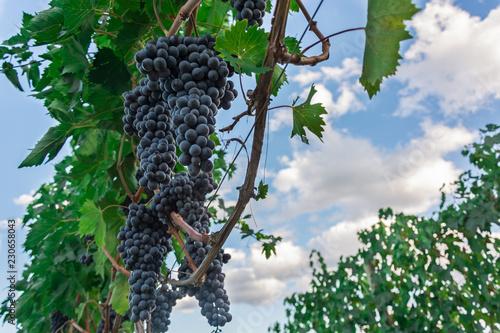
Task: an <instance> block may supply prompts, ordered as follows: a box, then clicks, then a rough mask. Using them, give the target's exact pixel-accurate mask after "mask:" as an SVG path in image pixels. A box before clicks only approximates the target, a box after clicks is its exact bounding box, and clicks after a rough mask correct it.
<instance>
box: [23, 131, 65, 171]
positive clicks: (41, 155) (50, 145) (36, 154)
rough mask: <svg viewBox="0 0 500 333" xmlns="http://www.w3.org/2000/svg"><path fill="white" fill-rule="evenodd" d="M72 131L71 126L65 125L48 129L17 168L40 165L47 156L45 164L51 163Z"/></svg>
mask: <svg viewBox="0 0 500 333" xmlns="http://www.w3.org/2000/svg"><path fill="white" fill-rule="evenodd" d="M72 130H73V127H72V125H70V124H65V123H63V124H59V125H57V126H53V127H51V128H49V130H48V131H47V133H45V135H44V136H43V138H42V139H41V140H40V141H38V142H37V144H36V145H35V148H33V149H32V150H31V153H30V154H29V155H28V156H27V157H26V158H25V159H24V161H23V162H22V163H21V164H20V165H19V168H24V167H30V166H37V165H40V164H42V163H43V161H44V160H45V157H47V155H48V157H49V158H48V160H47V162H49V161H51V160H52V159H53V158H54V157H56V156H57V153H59V151H60V150H61V148H62V147H63V145H64V143H65V142H66V139H67V138H68V137H69V136H70V135H71V132H72Z"/></svg>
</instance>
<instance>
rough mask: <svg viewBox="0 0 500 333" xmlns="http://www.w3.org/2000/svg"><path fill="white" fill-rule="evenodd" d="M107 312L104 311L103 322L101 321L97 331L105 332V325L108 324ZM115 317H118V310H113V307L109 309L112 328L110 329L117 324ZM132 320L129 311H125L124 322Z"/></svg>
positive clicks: (99, 332)
mask: <svg viewBox="0 0 500 333" xmlns="http://www.w3.org/2000/svg"><path fill="white" fill-rule="evenodd" d="M105 314H106V312H105V311H103V313H102V316H101V322H100V323H99V326H98V327H97V331H96V333H103V332H104V327H105V326H106V315H105ZM115 319H116V311H115V310H113V308H110V309H109V328H110V331H111V329H112V328H113V326H114V325H115ZM128 320H130V318H129V312H128V311H127V313H125V316H123V317H122V321H121V322H122V323H123V322H124V321H128ZM121 327H122V325H121V324H120V328H121Z"/></svg>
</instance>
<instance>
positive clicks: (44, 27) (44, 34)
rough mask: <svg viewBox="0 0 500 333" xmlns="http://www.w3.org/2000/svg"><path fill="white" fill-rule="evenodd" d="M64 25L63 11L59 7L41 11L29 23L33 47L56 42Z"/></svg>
mask: <svg viewBox="0 0 500 333" xmlns="http://www.w3.org/2000/svg"><path fill="white" fill-rule="evenodd" d="M63 23H64V11H63V10H62V9H61V8H59V7H54V8H50V9H46V10H42V11H41V12H39V13H38V14H37V15H36V16H35V17H33V18H32V19H31V21H30V27H29V29H30V30H31V32H33V35H32V36H31V37H32V38H33V39H35V40H36V43H35V45H40V44H46V43H51V42H54V41H56V40H57V39H58V38H59V33H60V31H61V28H62V26H63Z"/></svg>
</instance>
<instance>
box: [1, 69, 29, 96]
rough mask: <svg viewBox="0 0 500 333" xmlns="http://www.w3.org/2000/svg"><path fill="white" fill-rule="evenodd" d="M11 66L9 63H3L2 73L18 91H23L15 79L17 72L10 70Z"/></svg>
mask: <svg viewBox="0 0 500 333" xmlns="http://www.w3.org/2000/svg"><path fill="white" fill-rule="evenodd" d="M12 67H13V65H12V64H11V63H10V62H4V63H3V65H2V69H3V70H2V72H3V73H4V74H5V76H7V79H9V81H10V82H11V83H12V84H13V85H14V86H15V87H16V88H17V89H19V90H21V91H24V90H23V87H21V83H19V78H18V77H17V71H16V70H15V69H13V68H12Z"/></svg>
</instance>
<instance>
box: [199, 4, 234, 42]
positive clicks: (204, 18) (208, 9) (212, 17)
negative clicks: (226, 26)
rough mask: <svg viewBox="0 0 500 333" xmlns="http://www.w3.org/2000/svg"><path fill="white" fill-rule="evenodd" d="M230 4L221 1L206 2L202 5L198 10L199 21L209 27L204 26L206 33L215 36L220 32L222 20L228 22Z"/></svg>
mask: <svg viewBox="0 0 500 333" xmlns="http://www.w3.org/2000/svg"><path fill="white" fill-rule="evenodd" d="M228 7H229V4H228V3H223V2H222V1H220V0H205V1H203V2H202V3H201V6H200V9H199V10H198V16H197V21H198V22H204V23H207V24H209V25H207V26H203V28H204V29H205V30H204V32H205V33H209V34H213V33H216V32H217V31H219V28H218V27H219V26H220V25H221V24H222V20H227V15H226V13H227V11H228Z"/></svg>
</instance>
